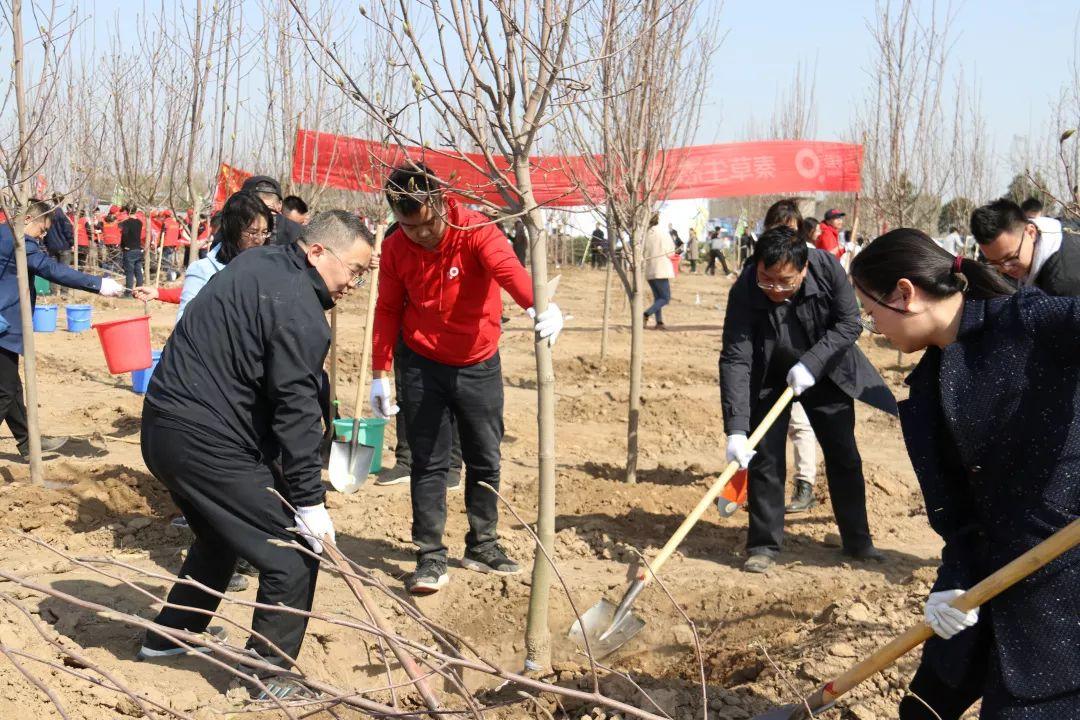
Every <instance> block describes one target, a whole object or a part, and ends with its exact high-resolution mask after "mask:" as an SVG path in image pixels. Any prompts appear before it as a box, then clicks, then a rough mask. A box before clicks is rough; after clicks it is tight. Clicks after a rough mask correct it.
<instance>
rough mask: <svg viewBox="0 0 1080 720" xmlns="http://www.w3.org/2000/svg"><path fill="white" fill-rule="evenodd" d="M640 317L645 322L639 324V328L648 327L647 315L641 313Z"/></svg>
mask: <svg viewBox="0 0 1080 720" xmlns="http://www.w3.org/2000/svg"><path fill="white" fill-rule="evenodd" d="M641 316H642V317H643V318H645V320H644V321H643V322H642V323H641V326H642V327H648V326H649V313H642V314H641Z"/></svg>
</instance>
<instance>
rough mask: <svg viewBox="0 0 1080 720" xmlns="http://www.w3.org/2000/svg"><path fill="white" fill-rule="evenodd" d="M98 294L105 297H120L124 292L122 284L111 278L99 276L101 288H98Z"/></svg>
mask: <svg viewBox="0 0 1080 720" xmlns="http://www.w3.org/2000/svg"><path fill="white" fill-rule="evenodd" d="M98 294H99V295H103V296H105V297H120V296H121V295H123V294H124V286H123V285H121V284H120V283H118V282H116V281H115V280H113V279H112V278H101V289H100V290H98Z"/></svg>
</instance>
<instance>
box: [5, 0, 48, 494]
mask: <svg viewBox="0 0 1080 720" xmlns="http://www.w3.org/2000/svg"><path fill="white" fill-rule="evenodd" d="M11 34H12V40H13V41H14V51H13V55H12V63H11V64H12V72H13V74H14V75H15V107H16V114H17V115H18V126H19V145H18V149H17V151H16V152H17V155H16V158H15V168H14V170H15V172H14V173H13V176H14V177H15V178H16V180H17V184H16V185H15V188H14V189H15V207H14V208H13V209H12V213H11V231H12V234H13V235H14V240H15V271H16V274H17V275H18V281H19V321H20V323H21V324H22V333H23V362H24V363H25V364H24V366H23V372H24V374H25V375H26V425H27V429H28V430H29V436H30V480H31V482H33V483H34V484H36V485H41V484H43V483H44V482H45V465H44V463H42V461H41V434H40V432H39V428H38V403H37V363H36V361H35V360H36V356H35V355H34V308H33V306H32V305H31V304H30V282H31V281H30V270H29V268H28V267H27V265H26V240H25V237H26V235H25V232H26V225H25V217H26V209H27V203H28V201H29V199H30V187H29V186H30V181H29V180H28V179H26V176H27V174H28V169H29V162H28V161H27V157H26V153H27V147H28V146H29V141H30V138H28V137H27V131H26V119H27V118H26V86H25V81H24V77H23V74H24V72H25V67H24V64H23V52H24V50H25V45H24V44H23V33H22V2H21V0H12V3H11Z"/></svg>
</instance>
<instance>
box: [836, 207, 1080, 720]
mask: <svg viewBox="0 0 1080 720" xmlns="http://www.w3.org/2000/svg"><path fill="white" fill-rule="evenodd" d="M851 278H852V281H853V282H854V284H855V292H856V294H857V295H858V297H859V300H860V301H861V303H862V306H863V312H864V316H863V323H864V325H865V326H866V328H867V329H868V330H870V331H871V332H875V333H880V334H882V335H884V336H885V337H886V338H888V340H889V342H891V343H892V344H893V345H895V346H896V347H897V348H898V349H899V350H901V351H903V352H905V353H917V352H921V351H923V350H925V353H924V354H923V356H922V359H921V360H920V361H919V364H918V365H916V366H915V369H914V371H912V373H911V375H909V376H908V378H907V384H908V386H909V387H910V388H911V392H910V396H909V398H908V399H907V400H906V401H904V402H902V403H900V424H901V427H902V428H903V432H904V441H905V443H906V444H907V450H908V455H909V456H910V458H911V463H912V466H913V467H914V469H915V474H916V476H917V477H918V479H919V485H920V486H921V488H922V492H923V496H924V498H925V500H926V508H927V515H928V519H929V521H930V526H931V527H932V528H933V529H934V531H935V532H937V533H938V534H939V535H940V536H941V537H942V539H943V540H944V541H945V545H944V547H943V548H942V551H941V565H940V566H939V567H938V572H937V579H936V580H935V582H934V585H933V587H932V588H931V591H930V596H929V597H928V598H927V600H926V605H925V618H926V622H927V624H928V625H930V626H931V627H932V628H933V629H934V632H935V633H936V634H937V635H938V636H939V637H936V638H932V639H931V640H930V641H928V642H927V643H926V646H925V648H924V649H923V656H922V662H921V664H920V665H919V669H918V670H917V671H916V673H915V677H914V679H913V680H912V681H911V685H910V688H911V693H912V695H917V696H918V699H917V698H916V697H913V696H911V695H909V696H908V697H905V698H904V700H903V701H902V702H901V704H900V718H901V720H929V719H930V718H937V720H958V718H960V717H961V716H963V715H964V714H965V712H966V711H967V709H968V708H969V707H970V706H971V705H973V704H974V703H975V702H976V701H977V700H979V699H980V698H981V699H982V710H981V714H980V715H979V717H980V718H983V720H998V719H1001V720H1004V719H1006V718H1008V719H1009V720H1050V719H1051V718H1053V719H1054V720H1057V719H1059V718H1061V719H1064V718H1076V717H1080V663H1077V662H1076V649H1077V648H1078V647H1080V604H1078V600H1077V598H1078V597H1080V549H1077V548H1074V549H1072V550H1070V551H1068V552H1066V553H1065V554H1064V555H1062V556H1061V557H1059V558H1057V559H1056V560H1054V561H1053V562H1051V563H1050V564H1049V565H1047V566H1046V567H1045V568H1043V569H1041V570H1039V571H1038V572H1035V573H1034V574H1032V575H1030V576H1029V577H1027V578H1025V579H1024V580H1021V581H1020V582H1018V583H1017V584H1016V585H1015V586H1013V587H1012V588H1010V589H1009V590H1008V591H1006V592H1004V593H1002V594H1000V595H998V596H997V597H995V598H993V599H991V600H990V601H989V602H988V603H987V604H985V605H983V607H982V608H981V609H978V608H977V609H975V610H972V611H970V612H962V611H960V610H958V609H956V608H953V607H952V606H951V603H952V601H953V600H955V599H956V598H957V597H959V596H960V595H961V594H962V593H963V592H964V591H965V590H968V589H969V588H971V587H972V586H973V585H975V584H976V583H977V582H979V581H980V580H982V579H983V578H985V577H986V576H988V575H990V574H991V573H993V572H995V571H997V570H998V569H1000V568H1002V567H1003V566H1005V565H1006V564H1008V563H1009V562H1011V561H1012V560H1014V559H1015V558H1017V557H1018V556H1020V555H1021V554H1023V553H1024V552H1026V551H1027V550H1029V549H1031V548H1033V547H1034V546H1036V545H1038V544H1039V543H1040V542H1041V541H1043V540H1045V539H1046V538H1048V537H1050V536H1051V535H1052V534H1053V533H1055V532H1056V531H1058V530H1060V529H1061V528H1063V527H1065V526H1066V525H1069V524H1070V523H1071V522H1073V521H1074V520H1076V519H1077V517H1078V516H1080V480H1078V478H1080V424H1078V423H1077V422H1076V418H1077V416H1078V415H1080V342H1078V338H1080V298H1076V297H1051V296H1049V295H1045V294H1043V293H1042V292H1041V291H1040V290H1038V289H1036V288H1027V287H1025V288H1022V289H1020V290H1019V291H1018V292H1015V294H1014V292H1013V288H1012V287H1011V286H1010V285H1009V284H1008V282H1007V281H1006V280H1005V279H1004V278H1002V277H1001V275H999V274H998V273H997V272H996V271H994V270H992V269H991V268H990V267H989V266H987V265H984V264H982V263H978V262H976V261H974V260H968V259H965V258H962V257H953V256H952V255H951V254H950V253H949V252H947V251H946V250H944V249H943V248H941V247H940V246H938V245H937V244H936V243H935V242H934V241H933V240H932V239H930V237H929V236H927V235H926V234H924V233H922V232H921V231H919V230H912V229H909V228H899V229H896V230H893V231H891V232H888V233H886V234H884V235H882V236H881V237H879V238H877V239H876V240H874V241H873V242H872V243H870V244H869V245H868V246H867V247H866V248H865V249H864V250H863V251H862V252H861V253H859V255H858V256H856V257H855V259H854V260H853V261H852V263H851Z"/></svg>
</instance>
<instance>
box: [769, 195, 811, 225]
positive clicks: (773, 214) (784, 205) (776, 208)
mask: <svg viewBox="0 0 1080 720" xmlns="http://www.w3.org/2000/svg"><path fill="white" fill-rule="evenodd" d="M802 221H803V217H802V213H801V212H799V203H798V202H797V201H796V200H795V198H784V199H783V200H777V201H776V202H774V203H773V204H772V205H771V206H769V209H768V210H766V211H765V221H764V225H765V229H766V230H768V229H769V228H774V227H777V226H778V225H787V226H788V227H791V226H792V225H794V226H795V227H797V228H798V227H802Z"/></svg>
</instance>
